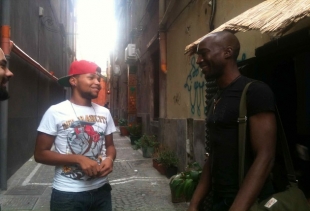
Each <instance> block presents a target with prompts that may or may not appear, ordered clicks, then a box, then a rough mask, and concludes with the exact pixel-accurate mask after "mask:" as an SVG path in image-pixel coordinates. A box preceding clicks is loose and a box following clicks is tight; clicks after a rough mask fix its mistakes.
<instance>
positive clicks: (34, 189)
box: [0, 132, 188, 211]
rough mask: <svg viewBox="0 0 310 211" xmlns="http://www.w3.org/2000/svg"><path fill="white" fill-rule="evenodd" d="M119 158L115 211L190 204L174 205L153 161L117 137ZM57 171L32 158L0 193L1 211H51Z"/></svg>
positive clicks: (178, 206) (112, 177)
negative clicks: (153, 165)
mask: <svg viewBox="0 0 310 211" xmlns="http://www.w3.org/2000/svg"><path fill="white" fill-rule="evenodd" d="M113 137H114V143H115V146H116V150H117V158H116V160H115V162H114V171H113V172H112V173H111V174H110V175H109V181H110V184H111V185H112V189H113V190H112V203H113V211H123V210H124V211H125V210H126V211H127V210H128V211H131V210H141V211H144V210H145V211H152V210H164V211H170V210H171V211H173V210H177V211H182V210H186V208H187V206H188V204H187V203H172V202H171V195H170V189H169V179H167V178H166V177H165V176H163V175H161V174H159V173H158V172H157V171H156V170H155V169H154V168H153V167H152V159H151V158H143V156H142V153H141V151H139V150H133V149H132V147H131V144H130V140H129V138H128V137H123V136H120V135H119V132H116V133H114V135H113ZM53 176H54V167H52V166H46V165H41V164H38V163H36V162H35V161H34V160H33V158H30V159H29V161H28V162H26V163H25V164H24V165H23V166H22V167H21V168H20V169H19V170H18V171H17V172H16V173H15V174H14V175H13V176H12V177H11V178H10V179H9V180H8V190H7V191H0V194H1V195H0V204H1V211H7V210H42V211H47V210H49V201H50V195H51V186H52V181H53Z"/></svg>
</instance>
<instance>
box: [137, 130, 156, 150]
mask: <svg viewBox="0 0 310 211" xmlns="http://www.w3.org/2000/svg"><path fill="white" fill-rule="evenodd" d="M158 146H159V142H158V141H157V139H156V136H155V135H146V134H144V135H143V136H142V137H141V138H140V139H139V140H138V141H135V149H140V148H144V147H154V148H156V147H158Z"/></svg>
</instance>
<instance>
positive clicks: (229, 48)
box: [224, 46, 234, 59]
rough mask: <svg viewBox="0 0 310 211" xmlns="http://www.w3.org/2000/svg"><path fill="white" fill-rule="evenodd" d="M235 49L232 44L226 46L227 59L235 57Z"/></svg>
mask: <svg viewBox="0 0 310 211" xmlns="http://www.w3.org/2000/svg"><path fill="white" fill-rule="evenodd" d="M233 54H234V50H233V48H232V47H231V46H228V47H226V49H225V52H224V57H225V59H227V58H230V57H233Z"/></svg>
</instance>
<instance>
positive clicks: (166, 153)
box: [158, 149, 179, 167]
mask: <svg viewBox="0 0 310 211" xmlns="http://www.w3.org/2000/svg"><path fill="white" fill-rule="evenodd" d="M158 161H159V163H161V164H163V165H164V166H166V167H169V166H178V163H179V158H178V156H177V155H176V153H175V152H174V151H171V150H167V149H163V150H161V151H159V153H158Z"/></svg>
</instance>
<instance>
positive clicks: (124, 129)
mask: <svg viewBox="0 0 310 211" xmlns="http://www.w3.org/2000/svg"><path fill="white" fill-rule="evenodd" d="M119 130H120V132H121V136H129V132H128V129H127V126H119Z"/></svg>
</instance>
